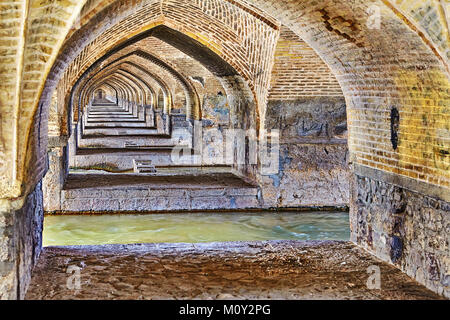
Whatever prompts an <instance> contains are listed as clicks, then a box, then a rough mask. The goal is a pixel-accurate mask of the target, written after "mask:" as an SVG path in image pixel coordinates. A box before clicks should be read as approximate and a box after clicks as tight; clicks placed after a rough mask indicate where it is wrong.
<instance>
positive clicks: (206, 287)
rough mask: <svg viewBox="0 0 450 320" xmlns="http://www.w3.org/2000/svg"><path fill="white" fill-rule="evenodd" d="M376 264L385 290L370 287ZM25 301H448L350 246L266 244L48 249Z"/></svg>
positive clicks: (302, 243)
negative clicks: (74, 286)
mask: <svg viewBox="0 0 450 320" xmlns="http://www.w3.org/2000/svg"><path fill="white" fill-rule="evenodd" d="M70 266H72V268H73V266H75V267H79V268H81V269H80V289H79V290H71V289H68V288H67V281H68V278H69V277H70V276H71V274H67V273H66V272H67V269H68V267H70ZM370 266H378V267H379V268H380V270H381V289H380V290H376V289H375V290H370V289H369V288H368V287H367V280H368V278H369V276H370V275H369V274H368V272H367V270H368V267H370ZM26 299H30V300H33V299H48V300H52V299H58V300H59V299H358V300H374V299H375V300H378V299H386V300H389V299H442V298H441V297H440V296H438V295H436V294H435V293H433V292H431V291H429V290H428V289H426V288H425V287H423V286H422V285H420V284H418V283H417V282H415V281H414V280H412V279H411V278H409V277H408V276H407V275H406V274H404V273H402V272H401V271H400V270H398V269H396V268H395V267H393V266H391V265H389V264H386V263H384V262H381V261H379V260H377V259H376V258H374V257H373V256H371V255H370V254H368V253H366V252H365V251H363V250H362V249H360V248H358V247H356V246H355V245H354V244H352V243H350V242H335V241H321V242H314V241H313V242H302V241H268V242H230V243H204V244H137V245H108V246H80V247H48V248H45V249H44V251H43V253H42V255H41V257H40V260H39V263H38V265H37V266H36V268H35V270H34V273H33V278H32V282H31V285H30V287H29V290H28V293H27V296H26Z"/></svg>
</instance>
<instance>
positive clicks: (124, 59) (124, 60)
mask: <svg viewBox="0 0 450 320" xmlns="http://www.w3.org/2000/svg"><path fill="white" fill-rule="evenodd" d="M133 56H135V54H134V52H130V53H128V54H125V55H121V56H120V57H119V58H117V59H115V60H113V61H112V62H110V63H108V64H107V66H106V67H103V68H104V69H103V70H102V72H103V71H107V70H109V68H119V67H121V66H127V68H130V67H131V68H132V69H134V70H135V71H134V73H133V74H135V75H136V73H139V72H140V73H141V74H143V75H144V74H145V75H146V76H147V77H150V78H151V79H153V80H154V81H155V82H156V83H158V84H159V86H160V87H161V88H162V89H163V93H164V96H165V101H166V104H165V109H164V111H165V113H168V112H169V111H170V109H171V107H172V93H171V92H170V89H169V86H168V84H167V83H166V81H164V80H163V79H162V78H161V77H159V76H158V75H156V74H154V73H151V72H149V71H148V70H147V69H146V68H144V67H143V66H141V65H139V64H138V63H136V62H133V61H130V60H129V59H130V58H131V57H133ZM137 57H138V58H139V59H145V58H144V57H140V56H137ZM113 58H114V57H113ZM100 65H101V64H99V65H98V66H97V67H96V68H95V67H94V68H93V69H92V70H89V72H88V73H87V74H86V75H84V76H83V77H82V78H81V79H80V81H81V82H80V84H77V85H76V88H80V89H82V88H84V86H85V85H86V84H83V83H84V81H89V80H90V77H89V76H90V74H91V73H95V72H96V71H97V70H98V69H99V68H100ZM102 72H99V73H97V74H95V75H94V76H93V77H96V78H98V77H101V76H102ZM73 94H74V95H75V96H79V95H80V93H79V92H78V89H77V91H76V92H75V93H73ZM194 94H195V93H194ZM200 114H201V113H200ZM77 119H78V115H77V113H75V114H74V120H77Z"/></svg>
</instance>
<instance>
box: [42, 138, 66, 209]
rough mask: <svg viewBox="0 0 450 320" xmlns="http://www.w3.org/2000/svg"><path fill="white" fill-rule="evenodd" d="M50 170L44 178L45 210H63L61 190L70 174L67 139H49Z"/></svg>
mask: <svg viewBox="0 0 450 320" xmlns="http://www.w3.org/2000/svg"><path fill="white" fill-rule="evenodd" d="M48 157H49V159H48V160H49V161H48V163H49V170H48V172H47V174H46V175H45V177H44V180H43V192H44V199H45V201H44V210H45V211H46V212H55V211H60V210H61V191H62V188H63V185H64V181H65V179H66V177H67V174H68V158H67V139H65V138H63V137H54V138H50V139H49V150H48Z"/></svg>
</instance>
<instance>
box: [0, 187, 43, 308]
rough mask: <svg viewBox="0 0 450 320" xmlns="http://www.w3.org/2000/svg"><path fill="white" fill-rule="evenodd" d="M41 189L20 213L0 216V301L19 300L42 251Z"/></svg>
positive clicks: (38, 189)
mask: <svg viewBox="0 0 450 320" xmlns="http://www.w3.org/2000/svg"><path fill="white" fill-rule="evenodd" d="M43 218H44V213H43V204H42V186H41V183H39V184H38V185H37V186H36V188H35V190H34V191H33V192H32V193H31V194H30V195H29V196H28V197H27V198H26V200H25V203H24V205H23V207H22V209H20V210H10V211H3V212H0V300H2V299H23V298H24V296H25V293H26V290H27V288H28V285H29V283H30V279H31V270H32V268H33V267H34V265H35V264H36V262H37V259H38V257H39V254H40V252H41V248H42V228H43Z"/></svg>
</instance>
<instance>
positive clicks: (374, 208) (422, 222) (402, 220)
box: [350, 175, 450, 298]
mask: <svg viewBox="0 0 450 320" xmlns="http://www.w3.org/2000/svg"><path fill="white" fill-rule="evenodd" d="M353 183H354V187H355V188H354V190H355V191H354V193H353V194H352V210H351V214H350V215H351V219H350V222H351V229H352V241H354V242H356V243H358V244H359V245H361V246H363V247H365V248H366V249H367V250H369V251H370V252H372V253H374V254H375V255H377V256H378V257H380V258H382V259H383V260H385V261H390V262H391V263H393V264H394V265H396V266H397V267H399V268H401V269H402V270H403V271H404V272H406V273H407V274H408V275H409V276H411V277H413V278H415V279H416V280H417V281H419V282H420V283H422V284H424V285H425V286H427V287H428V288H430V289H431V290H433V291H435V292H438V293H439V294H443V295H444V296H446V297H447V298H450V257H449V250H450V247H449V241H450V238H449V235H450V203H449V202H446V201H443V200H439V199H436V198H432V197H427V196H424V195H422V194H419V193H416V192H412V191H409V190H407V189H405V188H402V187H399V186H396V185H392V184H389V183H385V182H382V181H378V180H375V179H371V178H367V177H364V176H360V175H356V176H355V177H354V182H353ZM382 285H383V284H382Z"/></svg>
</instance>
